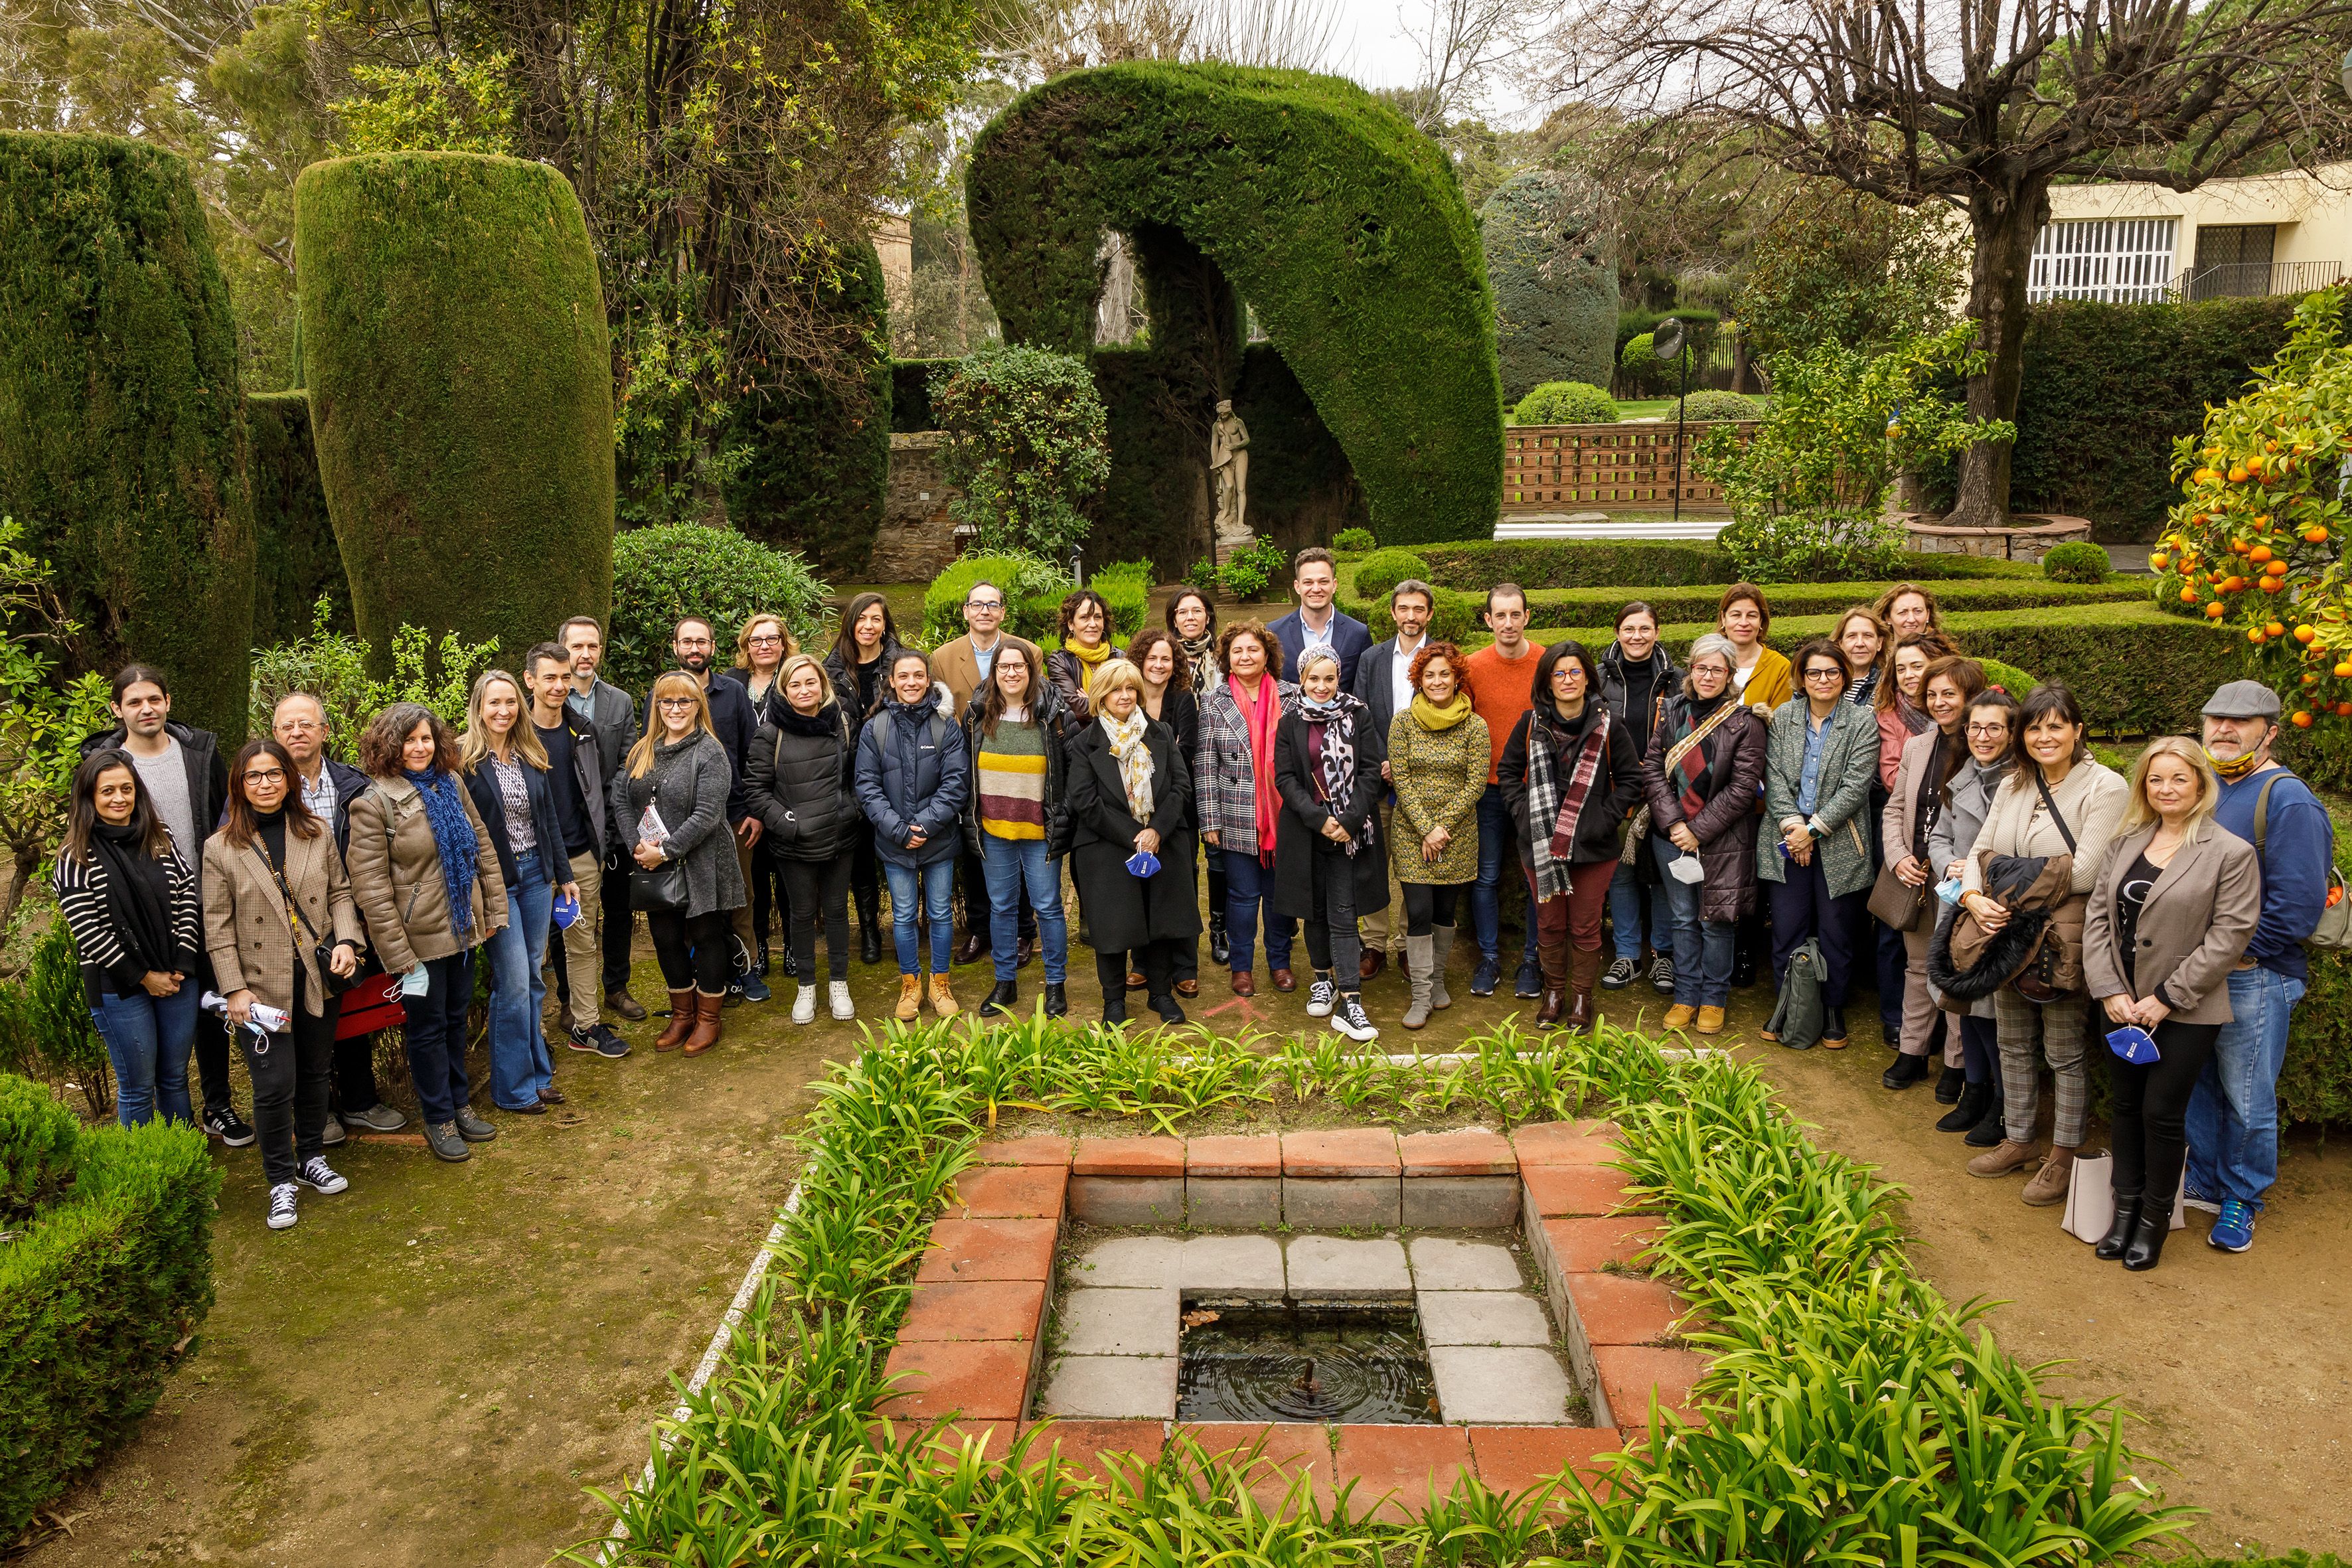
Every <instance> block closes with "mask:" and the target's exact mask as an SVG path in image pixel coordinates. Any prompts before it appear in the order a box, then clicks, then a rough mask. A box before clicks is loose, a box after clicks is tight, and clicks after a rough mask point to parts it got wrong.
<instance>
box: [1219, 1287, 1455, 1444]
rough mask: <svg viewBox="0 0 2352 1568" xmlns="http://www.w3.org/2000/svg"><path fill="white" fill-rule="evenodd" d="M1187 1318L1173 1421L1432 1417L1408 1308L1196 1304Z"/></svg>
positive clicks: (1425, 1421)
mask: <svg viewBox="0 0 2352 1568" xmlns="http://www.w3.org/2000/svg"><path fill="white" fill-rule="evenodd" d="M1189 1305H1190V1304H1189V1303H1188V1306H1189ZM1184 1321H1185V1329H1184V1338H1183V1342H1182V1345H1181V1348H1180V1352H1179V1354H1178V1357H1177V1363H1176V1418H1177V1419H1178V1420H1180V1421H1354V1422H1367V1423H1378V1424H1382V1425H1389V1426H1435V1425H1437V1424H1438V1421H1439V1415H1438V1409H1437V1384H1436V1383H1435V1381H1434V1380H1433V1378H1432V1377H1431V1376H1430V1372H1429V1353H1428V1352H1427V1351H1425V1350H1423V1348H1422V1342H1421V1326H1420V1321H1419V1319H1418V1318H1417V1316H1416V1315H1415V1314H1414V1312H1413V1310H1412V1308H1410V1307H1314V1306H1307V1307H1299V1306H1288V1305H1274V1304H1268V1305H1265V1306H1251V1307H1220V1308H1214V1309H1209V1308H1195V1309H1192V1310H1187V1311H1186V1313H1185V1314H1184Z"/></svg>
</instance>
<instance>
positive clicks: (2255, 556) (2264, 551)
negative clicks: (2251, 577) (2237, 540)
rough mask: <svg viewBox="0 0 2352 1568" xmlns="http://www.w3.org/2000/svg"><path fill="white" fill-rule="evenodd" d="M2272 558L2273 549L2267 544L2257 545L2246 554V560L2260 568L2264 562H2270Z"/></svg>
mask: <svg viewBox="0 0 2352 1568" xmlns="http://www.w3.org/2000/svg"><path fill="white" fill-rule="evenodd" d="M2270 558H2271V547H2270V546H2269V545H2267V544H2257V545H2255V546H2254V547H2253V548H2252V550H2250V551H2248V552H2246V559H2247V560H2249V561H2251V562H2252V563H2254V564H2255V565H2257V566H2260V565H2261V564H2262V563H2263V562H2265V561H2268V560H2269V559H2270Z"/></svg>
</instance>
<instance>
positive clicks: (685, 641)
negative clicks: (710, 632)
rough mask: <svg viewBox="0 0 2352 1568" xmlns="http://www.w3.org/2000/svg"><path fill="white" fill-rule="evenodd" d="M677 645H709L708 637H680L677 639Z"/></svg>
mask: <svg viewBox="0 0 2352 1568" xmlns="http://www.w3.org/2000/svg"><path fill="white" fill-rule="evenodd" d="M677 646H678V647H709V646H710V639H709V637H680V638H678V639H677Z"/></svg>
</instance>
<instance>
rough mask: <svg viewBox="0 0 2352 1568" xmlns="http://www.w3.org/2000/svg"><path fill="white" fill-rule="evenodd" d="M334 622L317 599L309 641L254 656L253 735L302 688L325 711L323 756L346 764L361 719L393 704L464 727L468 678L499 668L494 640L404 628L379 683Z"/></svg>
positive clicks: (360, 646)
mask: <svg viewBox="0 0 2352 1568" xmlns="http://www.w3.org/2000/svg"><path fill="white" fill-rule="evenodd" d="M333 621H334V601H333V600H331V599H329V598H327V597H325V596H324V595H321V596H320V599H319V602H318V603H317V604H316V605H313V606H312V608H311V620H310V635H309V636H308V637H299V638H297V639H296V640H294V641H292V642H289V643H287V644H284V645H283V646H281V647H272V648H261V649H257V651H256V652H255V654H254V656H253V692H252V698H251V701H250V704H249V706H248V708H247V719H246V722H247V728H249V729H250V730H251V731H252V732H253V733H254V734H257V735H266V734H268V732H269V725H270V719H271V716H272V715H273V714H274V713H275V712H276V710H277V708H278V700H279V699H280V698H283V697H284V696H285V695H286V694H287V693H288V692H289V691H307V692H309V693H310V695H311V696H313V697H316V698H317V699H318V700H319V705H320V707H322V708H324V709H325V710H327V752H328V754H329V755H331V756H334V757H338V758H341V759H342V760H343V761H345V762H349V761H351V760H352V759H353V758H354V757H355V756H356V755H357V754H358V750H359V738H360V732H361V731H363V730H365V729H366V728H367V726H368V721H369V720H371V719H373V718H374V717H375V716H376V715H377V714H378V713H380V712H382V711H383V710H384V709H385V708H387V707H390V706H391V705H392V704H393V703H394V702H422V703H423V704H424V705H425V707H427V708H430V709H431V710H433V711H434V712H436V713H437V714H439V715H440V716H441V721H442V722H444V723H446V724H450V725H462V724H464V723H465V721H466V698H467V694H468V693H470V692H471V691H472V689H473V685H474V677H475V676H476V675H477V674H478V673H479V672H481V671H482V670H485V669H493V668H499V663H498V656H499V645H498V644H497V643H496V642H495V641H492V642H486V643H476V644H474V645H472V646H470V647H469V646H467V644H465V643H461V642H459V641H458V640H457V633H455V632H447V633H445V634H443V636H442V638H441V643H440V646H439V647H435V646H434V645H433V642H432V639H431V638H429V637H426V636H425V630H424V628H423V627H421V626H403V627H401V628H400V630H399V631H397V632H395V633H394V634H393V639H392V675H391V679H386V680H378V679H375V677H373V676H372V675H370V674H369V673H368V665H369V662H370V660H369V658H368V650H367V646H366V645H365V644H364V643H362V642H361V641H360V639H359V638H358V637H354V636H352V634H351V633H350V632H347V631H340V630H337V629H336V627H335V626H334V624H333ZM548 629H549V631H550V632H552V631H553V630H554V628H553V627H552V626H551V627H549V628H548ZM526 651H528V649H527V648H524V649H519V650H517V652H518V653H520V652H526ZM509 662H511V660H509ZM511 673H513V674H517V675H520V674H521V673H522V672H521V671H520V670H513V671H511Z"/></svg>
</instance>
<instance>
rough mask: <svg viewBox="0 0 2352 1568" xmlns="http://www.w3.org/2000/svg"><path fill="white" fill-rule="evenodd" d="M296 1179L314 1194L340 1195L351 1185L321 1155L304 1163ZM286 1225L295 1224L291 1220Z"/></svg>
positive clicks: (295, 1176)
mask: <svg viewBox="0 0 2352 1568" xmlns="http://www.w3.org/2000/svg"><path fill="white" fill-rule="evenodd" d="M294 1179H295V1180H296V1181H298V1182H299V1183H301V1184H303V1185H304V1186H306V1187H309V1188H310V1189H311V1190H313V1191H314V1192H321V1193H327V1194H335V1193H340V1192H341V1191H342V1190H343V1189H344V1188H345V1187H348V1186H350V1185H351V1183H349V1182H347V1181H345V1180H343V1178H342V1177H341V1176H339V1175H337V1174H335V1173H334V1170H333V1168H332V1167H331V1166H330V1165H329V1164H328V1163H327V1162H326V1158H325V1156H323V1155H320V1154H313V1155H311V1156H310V1158H309V1159H308V1160H306V1161H304V1162H303V1163H302V1168H301V1169H300V1170H299V1171H297V1172H295V1173H294ZM286 1223H287V1224H289V1225H291V1224H293V1223H294V1222H293V1221H292V1220H289V1221H287V1222H286Z"/></svg>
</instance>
